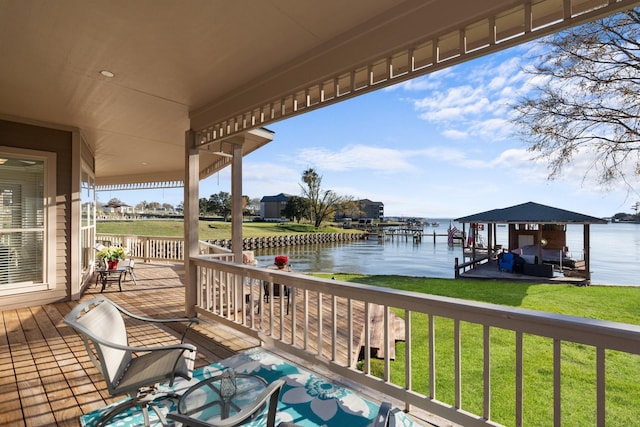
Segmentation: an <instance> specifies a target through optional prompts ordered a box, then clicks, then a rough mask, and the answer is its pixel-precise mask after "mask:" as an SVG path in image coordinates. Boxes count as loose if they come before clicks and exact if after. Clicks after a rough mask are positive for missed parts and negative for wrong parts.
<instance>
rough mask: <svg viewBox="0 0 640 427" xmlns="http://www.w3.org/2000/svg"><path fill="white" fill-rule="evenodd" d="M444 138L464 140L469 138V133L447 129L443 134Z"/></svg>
mask: <svg viewBox="0 0 640 427" xmlns="http://www.w3.org/2000/svg"><path fill="white" fill-rule="evenodd" d="M442 136H444V137H446V138H450V139H464V138H467V137H468V136H469V133H468V132H465V131H462V130H457V129H447V130H445V131H443V132H442Z"/></svg>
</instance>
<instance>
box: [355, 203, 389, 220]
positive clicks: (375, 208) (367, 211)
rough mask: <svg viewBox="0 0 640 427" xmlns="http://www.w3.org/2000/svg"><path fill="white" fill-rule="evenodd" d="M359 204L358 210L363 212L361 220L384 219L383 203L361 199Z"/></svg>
mask: <svg viewBox="0 0 640 427" xmlns="http://www.w3.org/2000/svg"><path fill="white" fill-rule="evenodd" d="M359 202H360V209H362V211H363V212H364V216H363V218H373V219H375V220H382V219H384V203H382V202H372V201H371V200H369V199H362V200H360V201H359Z"/></svg>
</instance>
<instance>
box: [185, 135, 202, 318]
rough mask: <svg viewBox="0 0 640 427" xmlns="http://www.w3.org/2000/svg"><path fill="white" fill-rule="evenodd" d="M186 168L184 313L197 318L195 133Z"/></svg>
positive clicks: (189, 144)
mask: <svg viewBox="0 0 640 427" xmlns="http://www.w3.org/2000/svg"><path fill="white" fill-rule="evenodd" d="M184 144H185V167H184V244H185V253H184V292H185V305H184V311H185V314H186V315H187V316H190V317H191V316H195V314H196V311H195V306H196V303H197V275H196V266H195V265H193V264H192V263H191V257H192V256H196V255H198V237H199V236H198V220H199V213H200V209H199V198H200V194H199V185H200V182H199V181H200V176H199V170H200V159H199V150H198V149H197V148H196V144H195V132H193V131H192V130H188V131H187V132H186V133H185V141H184Z"/></svg>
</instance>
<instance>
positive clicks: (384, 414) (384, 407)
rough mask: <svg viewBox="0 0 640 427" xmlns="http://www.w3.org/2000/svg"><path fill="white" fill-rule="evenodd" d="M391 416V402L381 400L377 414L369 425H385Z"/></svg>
mask: <svg viewBox="0 0 640 427" xmlns="http://www.w3.org/2000/svg"><path fill="white" fill-rule="evenodd" d="M390 417H391V403H389V402H382V404H381V405H380V410H378V415H376V418H375V419H374V420H373V424H372V425H371V427H387V426H388V425H389V418H390Z"/></svg>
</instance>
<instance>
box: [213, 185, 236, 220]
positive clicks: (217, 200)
mask: <svg viewBox="0 0 640 427" xmlns="http://www.w3.org/2000/svg"><path fill="white" fill-rule="evenodd" d="M208 211H209V212H213V213H215V214H218V215H220V216H221V217H223V218H224V220H225V221H226V220H227V219H228V218H229V215H230V214H231V195H230V194H229V193H227V192H226V191H221V192H219V193H218V194H212V195H211V196H209V203H208Z"/></svg>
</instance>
